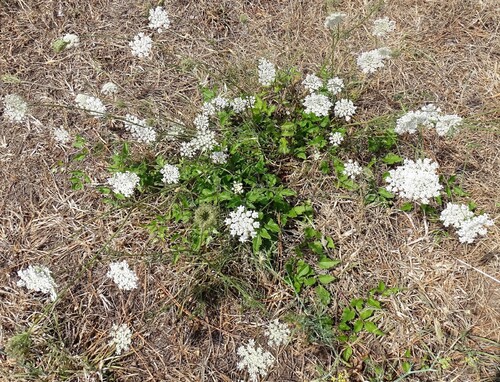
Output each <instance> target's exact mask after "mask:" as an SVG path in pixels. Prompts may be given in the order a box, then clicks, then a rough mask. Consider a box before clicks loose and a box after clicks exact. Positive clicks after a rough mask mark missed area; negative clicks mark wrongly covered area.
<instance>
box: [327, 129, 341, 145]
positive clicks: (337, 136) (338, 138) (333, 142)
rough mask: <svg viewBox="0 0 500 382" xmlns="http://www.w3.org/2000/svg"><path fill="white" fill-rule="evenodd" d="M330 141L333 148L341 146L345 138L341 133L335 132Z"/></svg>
mask: <svg viewBox="0 0 500 382" xmlns="http://www.w3.org/2000/svg"><path fill="white" fill-rule="evenodd" d="M328 140H329V141H330V144H331V145H332V146H340V144H341V143H342V141H343V140H344V136H343V135H342V133H341V132H339V131H335V132H331V133H330V136H329V137H328Z"/></svg>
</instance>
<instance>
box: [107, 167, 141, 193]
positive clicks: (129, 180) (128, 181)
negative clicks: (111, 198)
mask: <svg viewBox="0 0 500 382" xmlns="http://www.w3.org/2000/svg"><path fill="white" fill-rule="evenodd" d="M139 181H140V178H139V176H138V175H137V174H136V173H133V172H130V171H126V172H117V173H114V174H113V176H112V177H111V178H108V184H109V185H110V187H111V188H112V189H113V192H114V193H116V194H122V195H123V196H125V197H126V198H128V197H130V196H132V195H133V194H134V189H135V187H136V186H137V185H138V184H139Z"/></svg>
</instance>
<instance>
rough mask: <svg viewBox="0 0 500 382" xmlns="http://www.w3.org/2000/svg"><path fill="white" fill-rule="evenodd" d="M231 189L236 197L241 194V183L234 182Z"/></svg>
mask: <svg viewBox="0 0 500 382" xmlns="http://www.w3.org/2000/svg"><path fill="white" fill-rule="evenodd" d="M231 189H232V190H233V192H234V193H235V194H236V195H240V194H243V183H241V182H234V183H233V186H232V187H231Z"/></svg>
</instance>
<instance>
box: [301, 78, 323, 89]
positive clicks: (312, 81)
mask: <svg viewBox="0 0 500 382" xmlns="http://www.w3.org/2000/svg"><path fill="white" fill-rule="evenodd" d="M302 85H304V87H305V88H306V89H307V90H309V93H314V92H315V91H316V90H318V89H321V87H322V86H323V80H322V79H321V78H319V77H318V76H316V75H315V74H308V75H307V76H306V78H304V81H302Z"/></svg>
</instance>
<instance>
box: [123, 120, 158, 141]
mask: <svg viewBox="0 0 500 382" xmlns="http://www.w3.org/2000/svg"><path fill="white" fill-rule="evenodd" d="M123 123H124V125H125V128H126V129H127V131H129V132H130V134H132V137H133V138H134V139H135V140H137V141H138V142H143V143H148V144H149V143H153V142H154V141H156V131H155V129H153V128H152V127H151V126H149V125H148V123H147V122H146V120H145V119H139V118H137V117H136V116H133V115H131V114H127V115H126V116H125V120H124V121H123Z"/></svg>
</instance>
